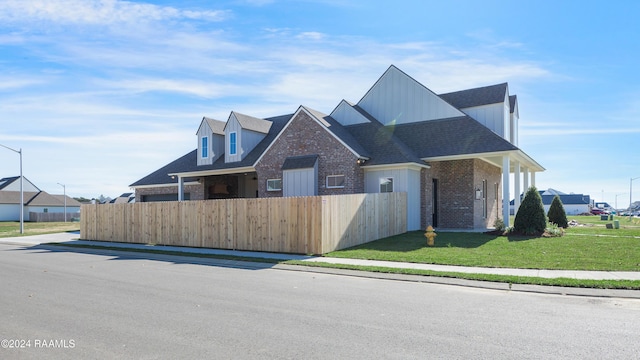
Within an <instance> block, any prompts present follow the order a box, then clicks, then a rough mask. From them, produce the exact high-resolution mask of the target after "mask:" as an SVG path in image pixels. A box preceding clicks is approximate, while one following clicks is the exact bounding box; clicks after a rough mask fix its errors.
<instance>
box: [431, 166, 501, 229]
mask: <svg viewBox="0 0 640 360" xmlns="http://www.w3.org/2000/svg"><path fill="white" fill-rule="evenodd" d="M429 165H431V168H430V169H427V170H424V174H423V175H422V176H421V180H422V181H421V182H422V188H423V189H425V191H424V193H423V198H422V201H421V202H422V204H421V205H422V209H423V222H422V223H423V225H424V227H426V226H427V225H431V224H432V213H433V185H432V180H433V179H434V178H435V179H438V227H439V228H445V229H446V228H448V229H483V228H487V227H490V226H493V223H494V221H495V219H496V217H497V216H498V215H499V214H500V211H501V210H500V206H501V204H500V202H499V201H498V200H499V196H498V197H496V196H497V195H499V194H500V191H502V190H501V179H502V170H501V169H500V168H499V167H497V166H493V165H491V164H489V163H487V162H485V161H482V160H478V159H468V160H456V161H441V162H433V163H430V164H429ZM482 180H487V193H486V194H485V196H486V197H487V205H488V207H487V217H486V218H485V217H484V216H483V215H484V214H483V208H482V200H476V199H475V190H476V189H482ZM496 184H497V185H498V194H496V191H495V189H496Z"/></svg>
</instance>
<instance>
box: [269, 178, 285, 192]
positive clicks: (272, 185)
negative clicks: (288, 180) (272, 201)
mask: <svg viewBox="0 0 640 360" xmlns="http://www.w3.org/2000/svg"><path fill="white" fill-rule="evenodd" d="M280 190H282V179H268V180H267V191H280Z"/></svg>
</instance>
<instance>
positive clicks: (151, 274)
mask: <svg viewBox="0 0 640 360" xmlns="http://www.w3.org/2000/svg"><path fill="white" fill-rule="evenodd" d="M221 264H222V263H221V262H220V261H216V260H203V259H195V258H186V257H173V256H165V255H152V254H127V253H122V252H105V251H97V250H75V249H61V248H55V247H47V246H37V247H34V248H31V249H25V248H23V247H20V246H16V245H0V291H1V295H0V309H1V314H2V315H1V318H0V340H2V347H1V348H0V359H17V358H20V359H29V358H33V359H36V358H37V359H60V358H67V359H86V358H95V359H108V358H119V359H122V358H132V359H152V358H167V359H196V358H207V359H427V358H429V359H431V358H433V359H438V358H442V359H501V358H502V359H585V358H588V359H637V358H640V300H637V299H615V298H614V299H611V298H608V299H607V298H596V297H579V296H559V295H544V294H532V293H522V292H515V291H504V290H487V289H478V288H466V287H460V286H450V285H439V284H428V283H418V282H410V281H394V280H381V279H372V278H362V277H352V276H340V275H330V274H322V273H308V272H300V271H286V270H281V269H272V268H270V267H269V265H259V264H249V265H248V266H245V264H243V263H229V262H225V263H224V265H221ZM11 346H13V347H11ZM16 346H17V347H19V348H16Z"/></svg>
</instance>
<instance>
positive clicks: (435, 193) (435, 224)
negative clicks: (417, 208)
mask: <svg viewBox="0 0 640 360" xmlns="http://www.w3.org/2000/svg"><path fill="white" fill-rule="evenodd" d="M432 184H433V186H432V190H433V192H432V194H433V207H432V209H433V210H432V211H433V214H432V215H431V225H432V226H433V227H438V179H433V180H432Z"/></svg>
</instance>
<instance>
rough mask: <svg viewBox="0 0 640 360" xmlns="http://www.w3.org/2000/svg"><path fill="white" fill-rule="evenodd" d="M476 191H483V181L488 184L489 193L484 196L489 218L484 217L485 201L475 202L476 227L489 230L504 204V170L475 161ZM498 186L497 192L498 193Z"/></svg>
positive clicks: (474, 181)
mask: <svg viewBox="0 0 640 360" xmlns="http://www.w3.org/2000/svg"><path fill="white" fill-rule="evenodd" d="M474 169H475V171H474V180H473V183H474V189H482V181H483V180H486V182H487V192H486V193H485V194H484V196H485V198H486V204H487V216H486V217H485V216H484V211H483V201H482V200H475V201H474V205H475V206H474V207H475V208H474V212H473V216H474V227H475V228H487V227H493V224H494V223H495V221H496V218H497V217H498V216H499V214H501V212H500V209H502V207H501V206H502V204H501V203H500V201H499V199H500V194H501V191H502V190H501V189H502V186H501V183H502V169H500V168H499V167H497V166H493V165H491V164H489V163H487V162H485V161H482V160H477V159H476V160H474ZM496 185H497V192H496Z"/></svg>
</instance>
